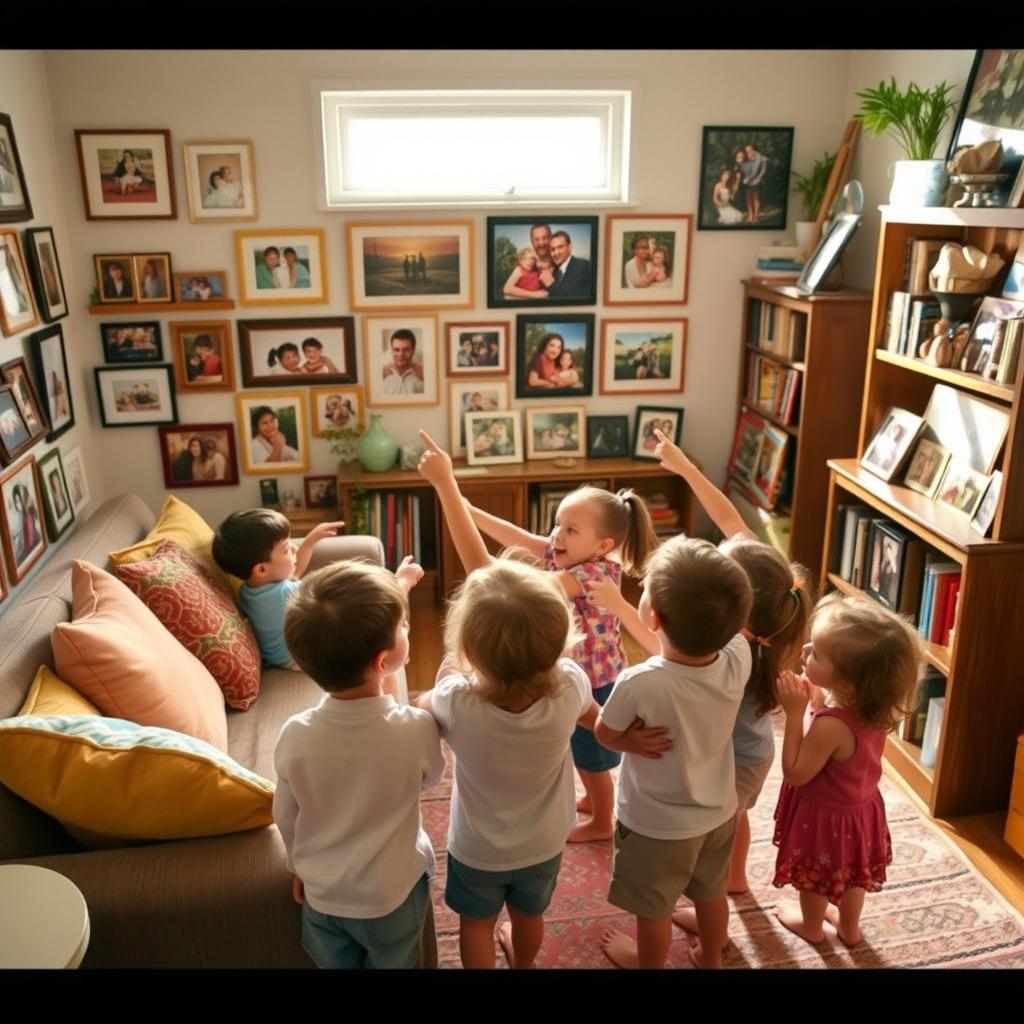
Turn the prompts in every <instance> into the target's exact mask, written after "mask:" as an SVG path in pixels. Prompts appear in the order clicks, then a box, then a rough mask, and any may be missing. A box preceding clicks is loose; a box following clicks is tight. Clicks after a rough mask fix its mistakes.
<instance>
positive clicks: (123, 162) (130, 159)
mask: <svg viewBox="0 0 1024 1024" xmlns="http://www.w3.org/2000/svg"><path fill="white" fill-rule="evenodd" d="M114 180H115V181H116V182H117V184H118V186H119V187H120V189H121V195H125V194H127V193H128V192H134V191H135V190H136V189H137V188H139V187H140V186H141V185H142V171H141V170H140V169H139V161H138V160H137V159H136V157H135V154H134V153H133V152H132V151H131V150H130V149H126V150H125V151H124V153H122V155H121V159H120V160H119V161H118V163H117V166H116V167H115V168H114Z"/></svg>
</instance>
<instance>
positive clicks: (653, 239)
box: [622, 231, 675, 288]
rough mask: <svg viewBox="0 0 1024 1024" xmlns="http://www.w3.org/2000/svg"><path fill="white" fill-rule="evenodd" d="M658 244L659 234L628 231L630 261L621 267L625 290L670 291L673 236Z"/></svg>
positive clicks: (673, 234)
mask: <svg viewBox="0 0 1024 1024" xmlns="http://www.w3.org/2000/svg"><path fill="white" fill-rule="evenodd" d="M666 236H667V237H666V238H665V239H664V240H663V241H662V240H659V238H658V236H657V235H656V234H643V233H642V232H632V231H627V232H626V235H625V241H626V244H627V245H628V246H629V248H630V257H629V259H628V260H626V262H625V263H624V264H623V265H622V287H623V288H671V287H672V286H673V285H672V249H671V246H672V243H673V242H674V240H675V233H674V232H666Z"/></svg>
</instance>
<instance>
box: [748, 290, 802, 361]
mask: <svg viewBox="0 0 1024 1024" xmlns="http://www.w3.org/2000/svg"><path fill="white" fill-rule="evenodd" d="M763 273H768V272H767V271H766V272H763ZM778 273H780V274H782V273H783V272H782V271H778ZM793 280H794V281H795V280H796V275H793ZM777 283H778V282H777ZM749 313H750V321H749V328H748V330H749V334H748V341H749V342H750V344H751V345H756V346H757V347H758V348H760V349H763V350H764V351H765V352H768V353H770V354H771V355H774V356H781V357H782V358H783V359H789V360H792V361H793V362H800V360H802V359H803V358H804V352H805V350H806V346H807V314H806V313H801V312H799V311H798V310H795V309H789V308H788V307H786V306H780V305H778V304H777V303H774V302H765V301H762V300H761V299H751V300H750V310H749Z"/></svg>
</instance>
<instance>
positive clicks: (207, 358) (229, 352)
mask: <svg viewBox="0 0 1024 1024" xmlns="http://www.w3.org/2000/svg"><path fill="white" fill-rule="evenodd" d="M167 326H168V327H169V328H170V329H171V358H172V360H173V361H174V380H175V383H176V385H177V389H178V391H180V392H185V393H187V392H195V393H196V394H198V393H200V392H204V391H234V390H235V353H234V344H233V342H232V338H231V322H230V321H229V320H208V321H200V320H177V321H176V320H172V321H171V322H170V323H169V324H168V325H167Z"/></svg>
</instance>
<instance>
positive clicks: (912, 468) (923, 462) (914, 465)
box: [903, 437, 950, 498]
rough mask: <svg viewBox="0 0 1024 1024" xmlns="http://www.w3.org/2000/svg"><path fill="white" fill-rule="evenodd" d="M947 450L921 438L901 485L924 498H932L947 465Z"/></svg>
mask: <svg viewBox="0 0 1024 1024" xmlns="http://www.w3.org/2000/svg"><path fill="white" fill-rule="evenodd" d="M949 454H950V453H949V450H948V449H946V448H943V447H942V445H941V444H936V443H935V442H934V441H929V440H928V438H926V437H922V438H920V440H918V442H917V447H916V448H915V449H914V454H913V455H912V456H911V457H910V463H909V465H908V466H907V472H906V473H905V474H904V477H903V483H904V484H906V486H907V487H909V488H910V489H911V490H912V491H918V492H919V493H920V494H923V495H924V496H925V497H926V498H934V497H935V492H936V491H937V490H938V488H939V484H940V483H941V482H942V476H943V474H944V473H945V472H946V466H947V464H948V463H949Z"/></svg>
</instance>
